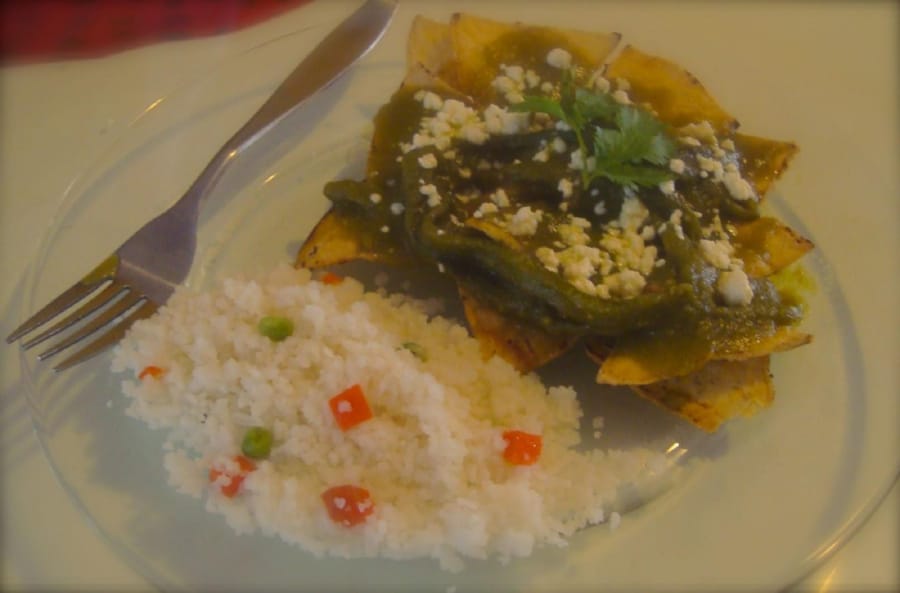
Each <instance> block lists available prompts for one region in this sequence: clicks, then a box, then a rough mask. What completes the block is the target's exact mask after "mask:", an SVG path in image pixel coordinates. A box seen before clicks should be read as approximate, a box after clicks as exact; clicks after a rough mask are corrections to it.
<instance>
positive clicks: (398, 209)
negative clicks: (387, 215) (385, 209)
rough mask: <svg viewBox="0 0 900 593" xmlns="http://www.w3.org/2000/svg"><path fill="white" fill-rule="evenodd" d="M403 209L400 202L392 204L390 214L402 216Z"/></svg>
mask: <svg viewBox="0 0 900 593" xmlns="http://www.w3.org/2000/svg"><path fill="white" fill-rule="evenodd" d="M405 209H406V207H405V206H404V205H403V204H401V203H400V202H394V203H393V204H391V213H392V214H398V215H399V214H403V211H404V210H405Z"/></svg>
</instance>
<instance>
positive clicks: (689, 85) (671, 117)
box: [605, 45, 738, 134]
mask: <svg viewBox="0 0 900 593" xmlns="http://www.w3.org/2000/svg"><path fill="white" fill-rule="evenodd" d="M605 76H606V77H607V78H608V79H609V80H611V81H614V80H615V79H616V78H624V79H627V80H628V82H629V84H630V85H631V90H629V91H628V94H629V95H630V96H631V100H632V101H633V102H635V103H638V104H642V103H649V104H650V106H651V107H653V109H654V111H656V112H657V113H658V114H659V117H660V119H662V120H663V121H665V122H666V123H667V124H669V125H671V126H674V127H681V126H684V125H687V124H690V123H699V122H701V121H703V120H706V121H708V122H709V123H710V125H712V127H713V128H714V129H715V130H716V131H717V132H719V133H724V134H727V133H730V132H733V131H734V130H736V129H737V127H738V122H737V120H736V119H735V118H734V117H732V116H731V115H729V114H728V113H727V112H726V111H725V110H724V109H722V108H721V107H720V106H719V104H718V102H716V100H715V99H714V98H713V96H712V95H710V94H709V92H708V91H707V90H706V89H705V88H704V87H703V85H702V84H700V81H699V80H697V78H696V77H695V76H694V75H693V74H691V73H690V72H688V71H687V70H685V69H684V68H682V67H681V66H679V65H678V64H675V63H674V62H670V61H668V60H666V59H663V58H660V57H657V56H652V55H650V54H645V53H644V52H642V51H640V50H639V49H636V48H635V47H634V46H631V45H627V46H625V47H624V48H623V49H622V51H621V53H619V55H618V56H617V57H616V58H615V59H614V60H613V61H612V62H611V63H610V64H609V66H608V68H607V70H606V74H605Z"/></svg>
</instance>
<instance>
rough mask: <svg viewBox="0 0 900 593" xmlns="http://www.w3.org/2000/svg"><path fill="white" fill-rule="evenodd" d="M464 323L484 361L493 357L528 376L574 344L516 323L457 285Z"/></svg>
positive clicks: (570, 339) (564, 337) (572, 339)
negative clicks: (495, 356) (479, 347)
mask: <svg viewBox="0 0 900 593" xmlns="http://www.w3.org/2000/svg"><path fill="white" fill-rule="evenodd" d="M459 295H460V297H461V299H462V303H463V308H464V310H465V314H466V320H468V322H469V327H470V328H471V330H472V335H473V336H474V337H475V338H476V339H477V340H478V342H479V344H480V346H481V353H482V355H483V356H484V358H485V359H487V358H490V357H491V356H494V355H497V356H499V357H500V358H503V359H504V360H506V361H507V362H509V363H510V364H512V365H513V366H514V367H515V368H516V369H517V370H518V371H519V372H521V373H530V372H531V371H533V370H534V369H536V368H538V367H541V366H543V365H545V364H547V363H548V362H550V361H551V360H553V359H555V358H557V357H559V356H561V355H562V354H563V353H565V352H566V351H567V350H569V348H571V347H572V345H573V344H574V343H575V341H576V339H575V338H573V337H571V336H564V335H554V334H550V333H548V332H545V331H543V330H541V329H539V328H535V327H531V326H527V325H524V324H522V323H519V322H518V321H516V320H514V319H511V318H510V317H508V316H506V315H503V314H502V313H500V312H499V311H497V310H496V309H494V308H492V307H490V306H488V305H486V304H484V303H483V302H481V301H479V300H478V299H477V298H476V297H474V296H473V295H472V294H471V293H470V292H468V291H466V289H465V288H464V287H463V286H462V285H460V286H459Z"/></svg>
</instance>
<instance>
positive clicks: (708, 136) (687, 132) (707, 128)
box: [679, 120, 718, 146]
mask: <svg viewBox="0 0 900 593" xmlns="http://www.w3.org/2000/svg"><path fill="white" fill-rule="evenodd" d="M679 132H681V133H682V134H683V135H684V136H689V137H691V138H696V139H697V140H699V141H700V142H704V143H706V144H709V145H711V146H718V140H716V131H715V130H714V129H713V127H712V125H711V124H710V123H709V121H707V120H703V121H701V122H699V123H692V124H687V125H686V126H682V127H681V129H680V130H679Z"/></svg>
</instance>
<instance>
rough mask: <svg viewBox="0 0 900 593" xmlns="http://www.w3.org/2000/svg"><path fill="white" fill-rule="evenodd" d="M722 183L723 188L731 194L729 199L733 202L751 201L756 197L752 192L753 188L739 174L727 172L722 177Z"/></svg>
mask: <svg viewBox="0 0 900 593" xmlns="http://www.w3.org/2000/svg"><path fill="white" fill-rule="evenodd" d="M722 183H724V184H725V188H726V189H727V190H728V193H730V194H731V197H732V198H734V199H735V200H740V201H744V200H751V199H754V198H755V197H756V192H754V191H753V186H751V185H750V183H749V182H748V181H747V180H746V179H744V178H743V177H741V175H740V173H738V172H737V171H728V172H726V173H725V175H724V176H723V177H722Z"/></svg>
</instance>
